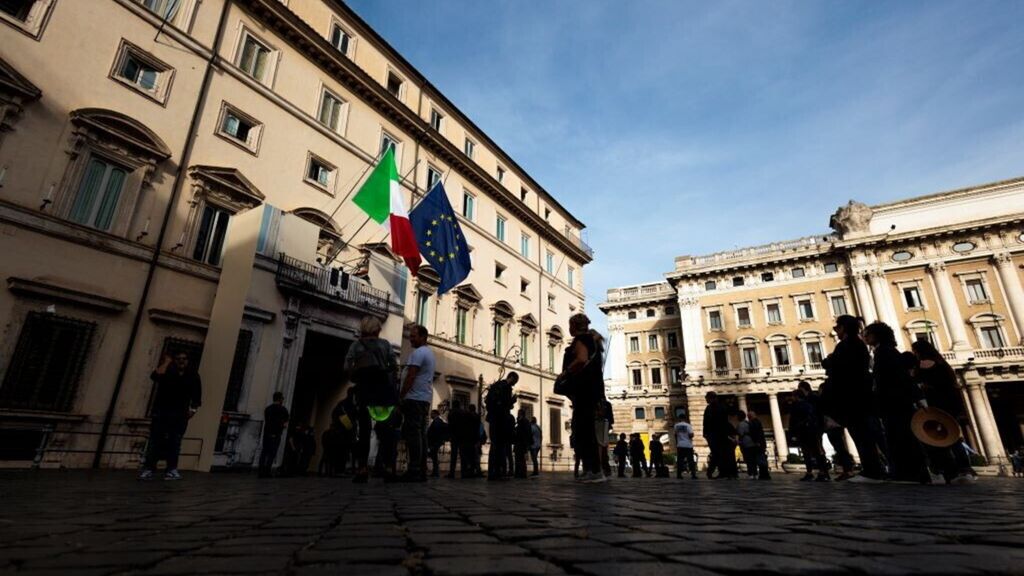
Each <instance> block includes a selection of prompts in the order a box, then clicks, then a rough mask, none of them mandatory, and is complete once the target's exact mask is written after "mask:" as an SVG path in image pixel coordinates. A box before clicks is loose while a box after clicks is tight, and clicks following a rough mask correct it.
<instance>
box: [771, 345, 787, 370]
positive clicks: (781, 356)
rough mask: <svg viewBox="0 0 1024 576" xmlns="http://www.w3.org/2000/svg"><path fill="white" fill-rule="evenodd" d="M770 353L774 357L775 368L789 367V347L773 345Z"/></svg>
mask: <svg viewBox="0 0 1024 576" xmlns="http://www.w3.org/2000/svg"><path fill="white" fill-rule="evenodd" d="M772 353H773V354H774V356H775V365H776V366H789V346H786V345H785V344H775V345H774V346H772Z"/></svg>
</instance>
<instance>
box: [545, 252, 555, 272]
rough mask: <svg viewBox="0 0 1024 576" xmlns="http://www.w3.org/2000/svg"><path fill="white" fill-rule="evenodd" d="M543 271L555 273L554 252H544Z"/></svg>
mask: <svg viewBox="0 0 1024 576" xmlns="http://www.w3.org/2000/svg"><path fill="white" fill-rule="evenodd" d="M544 271H545V272H547V273H548V274H554V273H555V254H554V252H547V253H546V254H544Z"/></svg>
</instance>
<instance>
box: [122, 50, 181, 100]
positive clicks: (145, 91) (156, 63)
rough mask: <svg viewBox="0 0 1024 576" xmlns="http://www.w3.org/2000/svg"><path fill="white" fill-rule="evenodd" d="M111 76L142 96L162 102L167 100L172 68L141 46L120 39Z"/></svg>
mask: <svg viewBox="0 0 1024 576" xmlns="http://www.w3.org/2000/svg"><path fill="white" fill-rule="evenodd" d="M111 77H112V78H114V79H115V80H117V81H118V82H120V83H121V84H123V85H125V86H128V87H129V88H131V89H132V90H135V91H136V92H139V93H141V94H142V95H143V96H146V97H147V98H152V99H153V100H156V101H157V102H160V103H161V104H163V103H164V102H166V100H167V95H168V92H169V88H170V84H171V79H172V78H173V77H174V70H173V69H171V67H170V66H168V65H167V64H164V63H163V62H161V61H160V60H157V59H156V58H154V57H153V56H150V55H149V54H146V53H145V52H143V51H142V49H141V48H138V47H137V46H135V45H133V44H130V43H128V42H126V41H124V40H122V41H121V46H120V47H119V48H118V51H117V57H116V58H115V60H114V68H113V69H112V71H111Z"/></svg>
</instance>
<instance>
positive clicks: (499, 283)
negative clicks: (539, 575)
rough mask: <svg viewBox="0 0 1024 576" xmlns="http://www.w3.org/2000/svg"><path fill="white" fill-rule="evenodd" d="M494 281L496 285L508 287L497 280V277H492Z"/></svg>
mask: <svg viewBox="0 0 1024 576" xmlns="http://www.w3.org/2000/svg"><path fill="white" fill-rule="evenodd" d="M494 283H495V284H497V285H498V286H501V287H502V288H508V286H507V285H506V284H505V283H504V282H502V281H501V280H498V279H497V278H495V279H494Z"/></svg>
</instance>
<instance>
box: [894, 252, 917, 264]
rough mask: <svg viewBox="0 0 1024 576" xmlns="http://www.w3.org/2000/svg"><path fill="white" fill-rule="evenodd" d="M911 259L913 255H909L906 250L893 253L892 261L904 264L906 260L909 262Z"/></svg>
mask: <svg viewBox="0 0 1024 576" xmlns="http://www.w3.org/2000/svg"><path fill="white" fill-rule="evenodd" d="M913 257H914V255H913V254H911V253H910V252H907V251H906V250H900V251H899V252H894V253H893V255H892V261H893V262H906V261H907V260H910V259H911V258H913Z"/></svg>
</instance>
